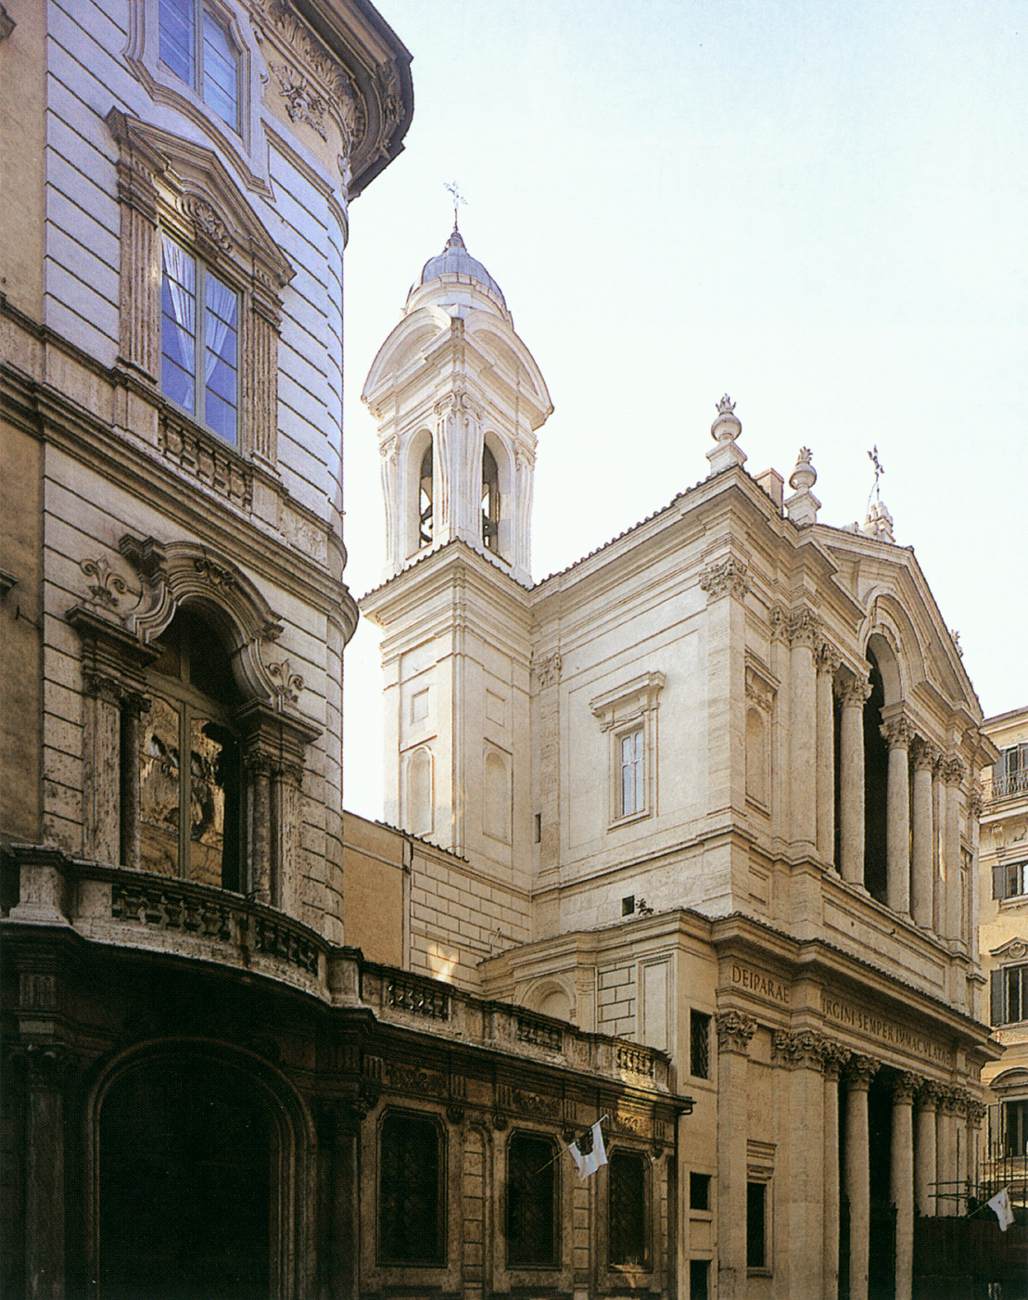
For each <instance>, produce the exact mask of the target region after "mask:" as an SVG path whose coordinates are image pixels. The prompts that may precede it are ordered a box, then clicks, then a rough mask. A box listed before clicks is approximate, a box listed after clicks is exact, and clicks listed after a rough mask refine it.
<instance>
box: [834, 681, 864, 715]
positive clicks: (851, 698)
mask: <svg viewBox="0 0 1028 1300" xmlns="http://www.w3.org/2000/svg"><path fill="white" fill-rule="evenodd" d="M835 693H836V695H838V697H839V702H840V703H841V704H842V706H843V708H845V707H846V706H847V705H848V706H850V707H851V708H858V709H862V708H863V707H864V705H865V704H866V703H867V701H868V700H869V699H870V698H871V683H870V682H867V681H861V680H860V678H859V677H846V678H844V679H843V680H842V681H840V682H837V683H836V687H835Z"/></svg>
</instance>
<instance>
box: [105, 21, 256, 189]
mask: <svg viewBox="0 0 1028 1300" xmlns="http://www.w3.org/2000/svg"><path fill="white" fill-rule="evenodd" d="M193 2H194V4H196V3H197V0H193ZM159 6H160V0H136V2H135V3H133V4H130V5H129V15H130V16H129V37H128V43H127V45H126V46H125V62H126V63H127V64H128V66H129V67H130V68H131V69H132V72H133V73H134V75H135V76H136V77H137V78H138V80H139V81H140V82H141V83H142V84H143V86H144V87H145V88H146V91H147V93H148V94H149V95H150V97H151V99H153V100H154V101H155V102H156V103H158V104H167V105H168V106H169V107H171V108H174V109H177V110H178V111H179V112H180V113H182V114H183V116H184V117H186V118H188V119H189V121H191V122H192V123H193V124H194V125H195V126H197V127H199V128H200V130H201V131H202V132H203V133H204V134H205V135H206V136H207V137H208V138H209V139H210V141H211V143H212V144H214V145H216V146H217V148H219V149H221V150H223V151H224V152H225V153H226V154H228V156H229V157H230V158H231V159H232V162H233V165H234V166H235V167H237V168H238V170H239V173H240V175H241V176H242V177H243V179H244V180H245V182H246V184H247V185H248V186H249V187H250V188H251V189H254V190H257V191H258V192H259V193H262V194H265V195H267V196H268V197H271V194H272V189H271V184H270V181H269V179H268V162H267V145H266V143H265V138H264V130H263V127H262V126H261V77H262V75H264V76H266V75H267V73H266V70H265V67H264V60H263V59H262V58H261V57H260V55H259V54H258V53H257V52H256V51H257V47H256V42H255V41H254V40H253V38H252V36H250V37H249V38H248V36H247V32H246V31H244V28H243V22H242V21H241V20H240V16H239V13H238V11H237V8H236V6H235V5H233V4H230V3H228V2H227V0H200V3H199V4H198V5H197V7H198V8H199V9H200V10H201V11H202V10H204V9H206V10H207V11H208V12H209V13H210V14H211V16H212V17H213V18H215V19H216V20H217V21H218V22H219V23H221V25H222V26H223V27H224V28H225V30H226V31H227V32H228V34H229V39H230V40H231V42H232V44H233V45H234V46H235V48H236V53H237V55H238V65H237V66H238V96H239V105H238V111H239V120H238V128H237V129H233V128H232V126H230V125H229V123H228V122H226V121H225V120H224V118H222V117H220V116H219V114H218V113H217V112H215V110H214V109H213V108H211V107H210V106H209V105H208V104H207V103H206V102H205V101H204V98H203V94H202V93H201V91H200V90H198V89H197V88H196V87H195V86H192V85H190V84H189V82H187V81H183V80H182V78H181V77H179V76H178V75H177V73H175V72H173V71H172V70H171V68H169V67H167V66H166V65H165V64H164V63H162V62H161V57H160V12H159ZM244 21H245V20H244ZM248 27H249V23H247V28H248Z"/></svg>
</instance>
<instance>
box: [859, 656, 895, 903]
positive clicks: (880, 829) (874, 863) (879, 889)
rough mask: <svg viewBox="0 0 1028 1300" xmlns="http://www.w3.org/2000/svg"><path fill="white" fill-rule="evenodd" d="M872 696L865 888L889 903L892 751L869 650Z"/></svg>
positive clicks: (881, 687)
mask: <svg viewBox="0 0 1028 1300" xmlns="http://www.w3.org/2000/svg"><path fill="white" fill-rule="evenodd" d="M867 658H868V662H869V663H870V665H871V677H870V683H871V694H870V696H869V697H868V699H867V702H866V703H865V705H864V885H865V887H866V888H867V892H868V893H869V894H870V895H871V897H872V898H877V899H878V901H879V902H880V903H884V902H885V901H886V882H887V877H888V869H887V858H886V845H885V837H886V830H887V826H888V809H887V796H888V788H889V747H888V745H887V744H886V743H885V738H884V737H883V735H882V708H883V706H884V705H885V702H886V701H885V683H884V680H883V678H882V668H881V665H880V664H879V662H878V656H877V655H876V654H875V651H874V649H873V648H872V647H871V646H868V649H867Z"/></svg>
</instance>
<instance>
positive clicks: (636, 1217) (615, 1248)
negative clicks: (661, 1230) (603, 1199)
mask: <svg viewBox="0 0 1028 1300" xmlns="http://www.w3.org/2000/svg"><path fill="white" fill-rule="evenodd" d="M648 1163H649V1162H648V1158H647V1157H646V1156H642V1155H638V1154H637V1153H636V1152H634V1151H615V1152H614V1154H613V1155H612V1156H611V1157H610V1171H609V1178H608V1182H607V1219H608V1235H607V1240H608V1243H609V1249H610V1262H611V1264H613V1265H621V1266H628V1267H635V1268H642V1267H644V1266H645V1264H646V1255H647V1249H646V1247H647V1232H646V1217H647V1201H648V1197H647V1178H646V1166H647V1164H648Z"/></svg>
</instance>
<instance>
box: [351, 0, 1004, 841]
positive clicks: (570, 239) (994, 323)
mask: <svg viewBox="0 0 1028 1300" xmlns="http://www.w3.org/2000/svg"><path fill="white" fill-rule="evenodd" d="M380 8H381V11H382V13H383V15H384V16H385V17H386V18H387V20H388V21H389V22H390V23H391V24H392V25H393V27H394V28H395V30H396V32H397V33H398V34H399V36H400V38H401V39H402V40H403V41H404V42H405V43H406V45H407V46H408V48H409V49H410V50H411V52H412V53H413V55H414V64H413V78H414V94H415V112H414V121H413V125H412V127H411V130H410V132H409V133H408V135H407V139H406V146H407V147H406V151H405V152H404V153H403V154H402V155H401V156H400V158H399V159H398V160H397V161H396V162H395V163H393V164H392V165H391V166H390V167H388V168H387V169H386V171H385V172H384V173H383V174H382V175H381V176H380V177H379V178H378V179H377V180H376V181H375V182H374V183H373V185H372V186H371V188H370V189H369V190H368V192H367V193H366V194H365V195H363V196H362V197H361V198H360V199H358V200H357V201H356V202H355V203H354V205H353V208H352V212H351V234H350V243H349V248H348V251H347V265H346V302H345V321H346V356H345V363H346V384H347V394H346V409H345V416H346V432H345V438H346V446H345V461H346V509H347V520H346V542H347V546H348V548H349V554H350V561H349V565H348V568H347V572H346V579H347V581H348V582H349V584H350V586H351V589H352V590H353V591H354V592H355V593H356V594H358V595H359V594H360V593H362V592H363V591H365V590H367V589H368V588H369V587H371V586H373V585H374V584H375V583H376V582H377V581H378V580H379V578H380V576H381V566H382V528H383V525H382V506H381V499H380V492H379V476H378V453H377V444H376V437H375V430H374V423H373V421H372V419H371V417H370V415H369V413H368V412H367V411H366V409H365V408H364V407H363V406H362V405H361V403H360V390H361V386H362V384H363V380H364V376H365V374H366V372H367V369H368V366H369V365H370V363H371V360H372V358H373V356H374V354H375V351H376V350H377V348H378V345H379V343H380V342H381V341H382V339H383V338H384V337H385V335H386V334H387V332H388V331H389V329H391V328H392V326H393V324H395V322H396V320H397V319H398V317H399V314H400V311H401V309H402V307H403V302H404V298H405V296H406V292H407V289H408V287H409V285H410V283H411V281H412V280H413V279H414V278H415V277H416V276H417V274H418V273H419V271H420V268H421V265H422V263H423V262H424V261H425V259H426V258H428V257H429V256H431V255H432V254H433V253H435V252H438V251H439V249H440V248H441V247H442V244H443V242H444V241H445V239H446V235H447V233H448V230H449V224H450V220H451V214H450V209H449V206H448V204H449V200H448V196H447V195H446V193H445V191H444V190H443V182H444V181H446V180H449V179H450V178H453V177H455V178H457V180H458V181H459V182H460V184H461V187H462V189H463V190H464V192H465V193H466V194H467V197H468V200H469V202H468V206H467V207H466V208H464V209H463V210H462V214H461V227H462V230H463V232H464V236H465V239H466V242H467V245H468V248H469V250H470V251H471V252H472V253H473V254H474V255H475V256H476V257H478V258H480V259H481V260H482V261H483V262H484V263H485V264H486V266H487V267H488V268H489V270H490V272H491V273H492V274H493V275H494V276H495V277H496V279H497V280H498V281H499V283H500V285H501V286H502V287H503V290H504V293H505V294H506V297H507V301H508V303H509V305H510V307H511V310H512V311H513V313H514V320H515V325H516V327H517V329H518V332H519V333H520V334H521V336H522V338H523V339H524V340H525V342H526V343H527V344H528V346H529V348H530V349H531V350H532V352H533V354H534V355H535V357H536V360H537V361H538V362H539V364H540V366H541V368H542V371H543V374H544V375H545V376H546V379H547V382H548V384H549V387H550V393H551V396H552V398H553V401H554V405H555V408H556V409H555V412H554V415H553V416H552V417H551V418H550V420H549V422H548V423H547V424H546V425H545V426H544V427H543V429H542V430H541V431H540V450H539V460H538V464H537V473H536V495H535V514H534V560H533V568H534V571H535V574H536V576H537V577H541V576H543V575H545V574H546V573H548V572H550V571H551V570H553V569H556V568H559V567H561V566H563V565H564V564H567V563H568V562H570V561H572V560H573V559H575V558H576V557H577V556H579V555H581V554H583V553H585V552H586V551H588V550H590V549H591V548H593V547H594V546H596V545H599V544H600V543H602V542H603V541H605V540H606V539H607V538H608V537H610V536H612V535H613V534H615V533H617V532H619V531H620V530H621V529H623V528H624V527H626V526H627V525H629V524H631V523H633V522H634V521H635V520H637V519H639V518H640V517H642V516H643V515H645V514H648V513H649V512H650V511H651V510H653V509H654V508H655V507H657V506H658V505H660V504H662V503H664V502H665V501H667V500H668V499H669V497H670V496H671V495H673V493H674V492H675V491H677V490H678V489H680V488H682V487H686V486H688V485H689V484H691V483H694V482H696V481H697V480H698V479H700V478H702V477H703V476H704V474H705V473H706V471H707V461H706V459H705V457H704V452H705V451H706V450H707V448H708V447H709V446H710V445H712V444H711V443H710V438H709V428H710V423H711V420H712V419H713V416H714V403H715V402H716V400H717V398H718V397H719V396H720V395H721V393H722V392H724V391H725V390H726V389H727V390H728V391H729V392H730V393H731V394H732V396H733V397H734V398H735V399H736V401H737V414H738V415H739V416H740V418H741V420H742V422H743V434H742V438H741V440H740V442H741V445H742V447H743V448H744V450H745V451H746V452H747V454H748V455H749V458H750V459H749V462H748V465H747V468H748V469H751V470H753V471H754V472H756V471H759V470H761V469H763V468H765V467H766V466H767V465H774V466H775V467H776V468H778V469H779V470H781V471H782V472H783V473H784V474H785V475H786V476H788V473H789V471H790V470H791V468H792V465H793V463H794V462H795V458H796V452H797V449H798V448H799V447H800V446H801V445H803V444H806V445H809V446H810V447H812V448H813V452H814V465H815V467H816V468H817V471H818V475H819V478H818V483H817V486H816V488H815V491H816V493H817V495H818V496H819V497H820V498H821V500H822V502H823V507H822V510H821V514H820V518H821V519H822V520H823V521H825V522H828V523H834V524H846V523H848V522H850V521H852V520H853V519H856V518H860V519H862V518H863V516H864V512H865V508H866V505H867V497H868V492H869V490H870V487H871V473H870V466H869V463H868V460H867V455H866V450H867V448H868V447H870V446H871V445H872V444H873V443H876V444H877V445H878V448H879V451H880V454H881V458H882V461H883V463H884V466H885V471H886V472H885V477H884V478H883V480H882V497H883V500H885V501H886V502H887V504H888V506H889V508H890V510H891V511H892V514H893V516H894V518H895V521H896V536H897V541H898V542H900V543H901V544H903V545H913V546H914V548H915V550H916V552H917V555H918V558H919V560H920V562H921V564H922V566H923V568H924V571H925V573H926V576H927V578H928V581H929V583H930V584H931V586H932V589H933V591H934V593H935V596H936V599H937V600H938V602H939V605H940V608H941V610H942V613H943V617H944V618H945V620H946V621H947V623H948V624H949V626H951V627H956V628H958V629H959V630H960V633H961V641H962V644H963V647H964V650H965V664H966V665H967V667H968V669H969V671H970V673H971V676H972V679H973V681H974V682H975V685H976V687H977V689H978V693H979V696H980V697H981V701H982V705H983V707H984V709H985V711H986V713H987V714H988V713H996V712H1000V711H1002V710H1005V709H1009V708H1013V707H1015V706H1017V705H1019V704H1024V703H1028V671H1026V657H1028V508H1026V506H1028V451H1026V442H1028V258H1026V252H1028V236H1026V228H1028V43H1026V42H1028V4H1025V3H1019V4H1014V3H998V2H993V0H979V2H976V3H962V4H958V3H953V2H949V3H947V2H946V0H942V2H937V3H933V4H927V3H925V4H916V3H903V2H902V0H901V2H899V3H892V4H888V5H887V4H881V3H874V2H868V0H865V3H862V4H860V5H852V4H845V5H843V4H840V3H837V2H835V0H824V2H822V3H817V4H815V3H796V2H794V0H789V2H781V3H773V2H768V0H764V2H763V3H759V4H758V3H749V2H743V0H721V3H707V2H703V3H670V2H667V0H634V3H631V4H625V3H624V2H623V0H621V2H620V3H617V4H615V3H609V2H608V0H590V2H589V3H578V2H577V0H546V2H545V3H544V0H524V2H523V3H507V2H506V0H463V2H461V0H452V2H448V3H445V4H444V3H442V2H441V0H434V2H432V3H429V2H428V0H381V3H380ZM346 674H347V688H346V709H347V712H346V730H347V755H348V764H347V773H346V789H345V795H346V803H347V806H349V807H352V808H354V809H356V810H357V811H360V812H363V813H365V814H367V815H370V816H380V815H381V780H380V767H381V746H380V736H381V721H380V709H379V707H378V698H379V672H378V655H377V633H376V631H375V629H374V628H372V627H371V626H370V625H364V624H362V626H361V628H360V629H359V631H358V633H357V636H356V638H355V640H354V642H353V643H351V647H350V649H349V650H348V651H347V658H346Z"/></svg>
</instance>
